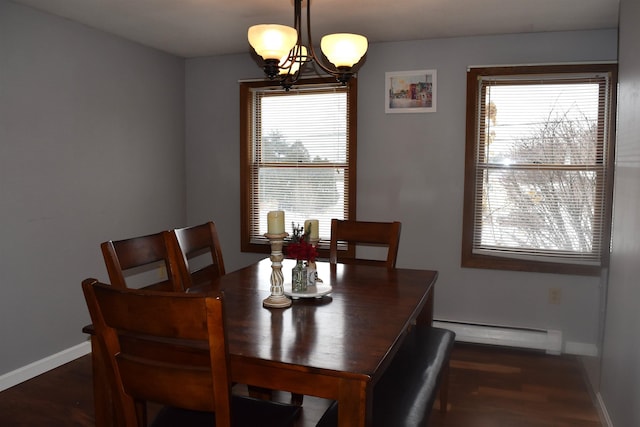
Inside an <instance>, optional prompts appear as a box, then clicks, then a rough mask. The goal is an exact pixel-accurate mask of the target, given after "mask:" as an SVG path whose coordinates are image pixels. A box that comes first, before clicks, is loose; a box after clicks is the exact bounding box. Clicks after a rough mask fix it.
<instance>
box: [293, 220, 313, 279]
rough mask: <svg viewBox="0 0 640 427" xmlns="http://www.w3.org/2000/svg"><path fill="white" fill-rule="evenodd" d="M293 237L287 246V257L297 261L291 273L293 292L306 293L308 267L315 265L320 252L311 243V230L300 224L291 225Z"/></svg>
mask: <svg viewBox="0 0 640 427" xmlns="http://www.w3.org/2000/svg"><path fill="white" fill-rule="evenodd" d="M291 227H292V228H293V235H292V236H291V240H290V241H289V244H288V245H287V257H288V258H291V259H295V260H296V265H295V267H293V270H292V271H291V290H292V291H293V292H306V290H307V286H308V283H309V282H308V280H309V279H308V277H307V267H308V266H309V264H310V263H315V261H316V257H317V256H318V252H317V251H316V248H315V246H314V245H312V244H311V242H310V241H309V236H310V232H311V230H310V229H307V230H305V229H304V227H301V226H300V224H298V226H296V225H295V224H294V223H291Z"/></svg>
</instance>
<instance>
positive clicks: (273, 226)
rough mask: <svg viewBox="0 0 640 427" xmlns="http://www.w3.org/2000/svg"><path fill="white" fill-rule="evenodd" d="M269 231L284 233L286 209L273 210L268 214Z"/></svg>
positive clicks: (270, 232)
mask: <svg viewBox="0 0 640 427" xmlns="http://www.w3.org/2000/svg"><path fill="white" fill-rule="evenodd" d="M267 233H268V234H282V233H284V211H271V212H269V213H268V214H267Z"/></svg>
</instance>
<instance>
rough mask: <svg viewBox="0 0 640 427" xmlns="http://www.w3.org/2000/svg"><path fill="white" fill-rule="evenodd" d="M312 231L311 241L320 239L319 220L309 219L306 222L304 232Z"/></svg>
mask: <svg viewBox="0 0 640 427" xmlns="http://www.w3.org/2000/svg"><path fill="white" fill-rule="evenodd" d="M309 230H311V233H310V234H309V238H310V239H319V238H320V233H319V232H318V231H319V230H318V220H317V219H308V220H306V221H305V222H304V232H305V233H306V232H307V231H309Z"/></svg>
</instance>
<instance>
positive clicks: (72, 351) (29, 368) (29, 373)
mask: <svg viewBox="0 0 640 427" xmlns="http://www.w3.org/2000/svg"><path fill="white" fill-rule="evenodd" d="M89 353H91V343H90V342H89V341H87V342H83V343H82V344H78V345H76V346H73V347H71V348H68V349H66V350H62V351H61V352H59V353H56V354H52V355H51V356H47V357H45V358H44V359H40V360H37V361H35V362H33V363H30V364H28V365H26V366H23V367H21V368H18V369H16V370H15V371H11V372H7V373H6V374H3V375H1V376H0V391H3V390H6V389H8V388H10V387H13V386H14V385H17V384H20V383H21V382H24V381H27V380H30V379H31V378H33V377H37V376H38V375H40V374H44V373H45V372H47V371H50V370H51V369H55V368H57V367H58V366H62V365H64V364H65V363H68V362H71V361H72V360H75V359H77V358H78V357H82V356H84V355H86V354H89Z"/></svg>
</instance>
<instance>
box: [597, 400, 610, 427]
mask: <svg viewBox="0 0 640 427" xmlns="http://www.w3.org/2000/svg"><path fill="white" fill-rule="evenodd" d="M596 400H597V406H598V412H599V413H600V420H601V421H602V424H603V425H604V427H613V423H612V422H611V418H610V417H609V412H607V407H606V405H605V404H604V401H603V400H602V395H601V394H600V392H598V393H596Z"/></svg>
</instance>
